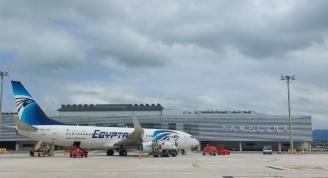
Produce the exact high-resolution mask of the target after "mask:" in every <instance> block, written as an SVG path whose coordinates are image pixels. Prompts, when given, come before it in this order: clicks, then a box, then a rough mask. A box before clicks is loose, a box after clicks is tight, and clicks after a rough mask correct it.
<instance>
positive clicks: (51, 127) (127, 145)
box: [11, 81, 199, 156]
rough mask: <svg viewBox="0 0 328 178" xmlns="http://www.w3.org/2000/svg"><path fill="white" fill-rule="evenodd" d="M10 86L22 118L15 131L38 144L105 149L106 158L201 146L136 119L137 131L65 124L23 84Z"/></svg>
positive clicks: (180, 132) (193, 140) (16, 82)
mask: <svg viewBox="0 0 328 178" xmlns="http://www.w3.org/2000/svg"><path fill="white" fill-rule="evenodd" d="M11 84H12V88H13V92H14V96H15V103H16V106H17V111H18V117H19V119H17V120H16V127H15V128H16V130H17V131H18V133H20V134H22V135H25V136H27V137H30V138H31V139H33V140H35V141H39V142H45V143H49V144H55V145H61V146H67V147H69V146H72V145H73V144H76V143H78V145H79V146H80V147H81V148H86V149H106V150H107V156H112V155H114V153H115V152H116V151H117V152H118V153H119V155H120V156H126V155H127V152H128V151H132V150H142V151H143V152H146V153H147V152H148V153H150V152H152V151H153V150H152V147H153V145H154V143H155V142H161V143H162V144H163V145H164V144H165V143H167V142H170V143H172V142H174V145H175V146H176V148H177V149H176V153H175V155H176V154H177V150H183V151H184V150H185V151H187V150H190V149H191V148H193V147H196V146H198V145H199V141H198V140H197V139H195V138H194V137H193V136H192V135H190V134H188V133H185V132H182V131H176V130H165V129H146V128H142V127H141V125H140V123H139V121H138V119H137V118H136V117H133V125H134V128H122V127H97V126H78V125H65V124H64V123H62V122H60V121H57V120H54V119H50V118H49V117H47V115H46V114H45V113H44V112H43V111H42V109H41V108H40V107H39V105H38V104H37V103H36V102H35V100H34V99H33V98H32V96H31V95H30V94H29V93H28V91H27V90H26V89H25V88H24V86H23V85H22V83H21V82H19V81H11Z"/></svg>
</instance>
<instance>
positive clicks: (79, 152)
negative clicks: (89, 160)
mask: <svg viewBox="0 0 328 178" xmlns="http://www.w3.org/2000/svg"><path fill="white" fill-rule="evenodd" d="M69 156H70V157H71V158H72V157H73V158H76V157H81V158H83V157H88V152H87V151H86V150H84V149H82V148H80V142H74V143H73V146H71V147H70V148H69Z"/></svg>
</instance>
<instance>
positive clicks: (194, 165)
mask: <svg viewBox="0 0 328 178" xmlns="http://www.w3.org/2000/svg"><path fill="white" fill-rule="evenodd" d="M191 164H192V166H193V167H195V168H199V165H198V164H197V163H191Z"/></svg>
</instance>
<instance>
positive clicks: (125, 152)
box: [119, 149, 128, 156]
mask: <svg viewBox="0 0 328 178" xmlns="http://www.w3.org/2000/svg"><path fill="white" fill-rule="evenodd" d="M119 154H120V156H126V155H128V152H127V151H126V150H125V149H122V150H120V151H119Z"/></svg>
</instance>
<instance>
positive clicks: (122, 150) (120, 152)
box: [107, 148, 128, 156]
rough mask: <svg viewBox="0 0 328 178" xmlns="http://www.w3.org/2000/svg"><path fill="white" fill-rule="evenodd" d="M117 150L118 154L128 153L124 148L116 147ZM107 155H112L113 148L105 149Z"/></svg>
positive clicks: (124, 154)
mask: <svg viewBox="0 0 328 178" xmlns="http://www.w3.org/2000/svg"><path fill="white" fill-rule="evenodd" d="M117 151H118V154H119V155H120V156H126V155H128V152H127V151H126V149H125V148H119V149H117ZM107 156H114V150H112V149H109V150H107Z"/></svg>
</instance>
